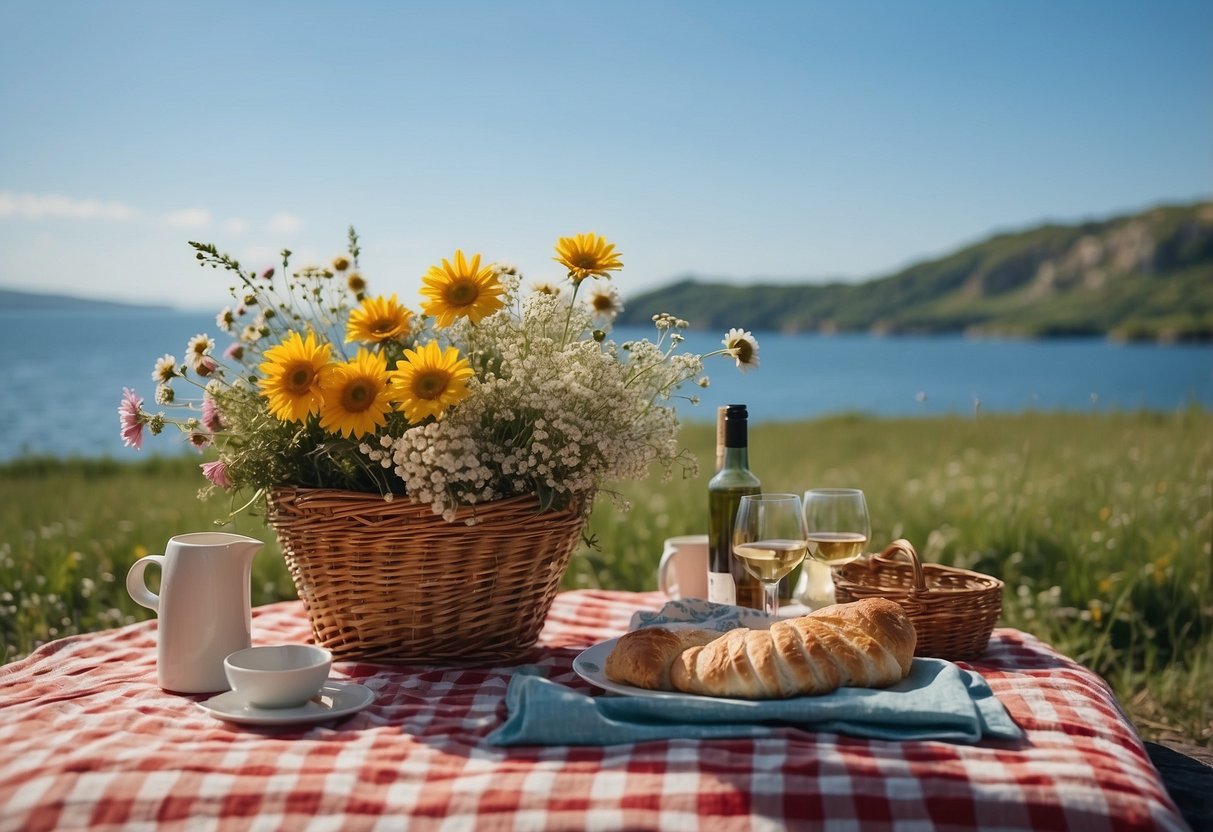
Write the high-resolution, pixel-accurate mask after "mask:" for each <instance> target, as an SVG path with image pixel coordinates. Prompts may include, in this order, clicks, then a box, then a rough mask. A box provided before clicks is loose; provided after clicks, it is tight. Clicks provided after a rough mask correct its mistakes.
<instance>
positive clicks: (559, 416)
mask: <svg viewBox="0 0 1213 832" xmlns="http://www.w3.org/2000/svg"><path fill="white" fill-rule="evenodd" d="M503 282H504V283H505V288H506V294H507V297H509V298H510V302H508V303H507V304H506V306H505V308H504V309H502V310H501V311H499V312H498V313H496V314H494V315H491V316H489V317H486V318H484V319H483V320H481V321H480V322H479V324H477V325H475V326H472V325H470V324H467V323H466V322H460V323H457V324H455V325H454V326H453V327H452V330H451V333H450V334H451V337H452V339H453V340H454V341H456V342H458V343H461V344H464V345H466V348H467V354H468V355H471V356H476V357H477V361H478V364H477V367H476V376H475V377H474V378H472V379H471V380H470V381H469V383H468V387H469V389H470V391H471V394H470V395H469V396H468V397H467V399H465V400H464V401H463V402H461V403H460V405H459V406H458V407H457V408H452V409H451V410H450V411H448V412H447V413H446V414H445V415H444V416H443V418H442V419H441V420H439V421H434V422H429V423H426V424H422V425H418V426H415V427H412V428H410V429H408V430H406V431H405V432H404V433H403V435H401V436H400V437H398V438H397V439H395V440H394V441H393V442H391V443H390V446H389V447H386V448H384V449H382V450H381V449H377V448H369V449H367V450H364V453H365V454H366V455H367V456H368V457H369V458H370V459H371V460H372V461H374V462H379V463H380V464H382V461H383V460H384V459H385V458H387V457H390V459H391V460H392V464H393V468H392V470H393V471H394V472H395V473H396V475H397V476H399V477H400V479H401V480H402V481H403V482H404V486H405V489H406V491H407V492H408V494H409V497H410V499H413V500H416V501H418V502H421V503H426V504H428V505H430V506H431V507H432V509H433V510H434V512H435V513H436V514H441V515H442V516H443V517H445V518H446V519H448V520H450V519H453V518H454V517H455V515H456V511H457V508H458V506H460V505H473V506H474V505H476V504H478V503H484V502H487V501H489V500H495V499H499V498H501V497H505V496H510V495H513V494H537V495H538V496H539V498H540V503H541V505H544V506H550V505H560V504H566V503H569V502H573V503H577V502H579V501H588V500H589V499H590V498H591V497H592V496H593V494H594V493H595V492H596V491H597V490H598V489H599V488H601V487H602V485H603V484H604V483H606V482H610V481H618V480H629V479H632V480H638V479H644V478H645V477H646V476H647V475H648V473H649V470H650V468H651V467H652V466H653V465H654V464H658V465H660V466H662V467H663V469H664V470H665V472H666V475H667V476H669V474H670V473H671V471H672V470H673V469H674V468H675V467H678V468H680V469H682V470H683V471H684V472H687V473H688V474H690V473H693V472H695V470H696V462H695V459H694V457H693V456H692V455H690V454H689V453H687V452H685V451H683V450H681V449H680V448H679V446H678V441H677V436H678V418H677V414H676V413H675V410H674V408H673V407H672V406H671V405H670V403H669V402H670V399H671V396H672V395H673V394H674V392H675V391H676V389H677V388H678V387H679V385H681V384H682V383H683V382H686V381H689V380H694V379H699V378H701V377H702V371H703V361H702V359H701V358H700V356H698V355H693V354H685V353H677V352H675V351H674V345H673V343H672V341H673V340H674V339H670V338H669V337H668V335H669V332H668V331H669V330H670V329H674V328H675V327H677V326H678V325H679V324H681V325H683V326H685V322H684V321H679V320H678V319H676V318H673V316H668V317H669V320H668V321H665V319H663V323H665V326H664V327H659V335H660V336H661V337H659V339H658V341H657V342H656V343H655V342H652V341H648V340H639V341H633V342H631V343H630V344H629V345H628V348H627V349H624V348H623V347H622V346H620V345H618V344H616V343H615V342H614V341H611V340H609V339H606V338H604V339H603V340H602V341H601V342H599V341H596V340H594V339H593V338H586V337H581V336H582V335H583V334H584V333H588V332H592V331H593V326H594V323H595V318H596V316H595V314H594V312H593V310H592V309H591V308H590V307H589V306H588V305H585V304H579V305H578V306H576V307H570V306H569V305H568V303H565V302H562V301H561V300H560V298H559V297H557V296H556V295H552V294H547V293H544V292H532V293H529V294H528V295H527V296H526V297H524V298H522V299H521V301H520V302H517V303H515V301H516V300H517V298H516V292H517V289H518V280H517V278H514V277H513V276H511V275H503ZM667 342H671V343H667Z"/></svg>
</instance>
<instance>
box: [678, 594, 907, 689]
mask: <svg viewBox="0 0 1213 832" xmlns="http://www.w3.org/2000/svg"><path fill="white" fill-rule="evenodd" d="M916 640H917V636H916V634H915V632H914V624H913V623H912V622H911V621H910V619H909V618H908V617H907V616H906V614H905V611H904V610H902V608H901V606H900V605H899V604H897V603H895V602H893V601H889V600H887V599H884V598H866V599H864V600H862V601H855V602H853V603H850V604H835V605H834V606H830V607H823V608H822V609H819V610H815V611H814V612H812V613H810V614H809V615H805V616H801V617H800V618H792V619H788V620H784V621H776V622H775V623H774V624H772V625H771V629H770V630H748V629H745V628H740V629H737V630H731V631H730V632H728V633H725V634H724V635H723V636H721V637H719V638H717V639H716V640H714V641H712V642H710V643H709V644H706V645H704V646H702V647H690V648H688V649H686V650H684V651H683V652H681V653H680V654H679V655H678V657H677V658H676V659H675V660H674V662H673V664H672V665H671V667H670V681H671V682H672V684H673V685H674V687H675V688H676V689H677V690H681V691H685V692H686V693H697V694H702V695H706V696H722V697H730V698H737V699H781V698H786V697H789V696H803V695H807V694H821V693H829V692H830V691H832V690H834V689H836V688H839V687H842V686H844V685H848V686H854V687H871V688H875V687H887V686H889V685H892V684H895V683H896V682H899V681H900V680H902V679H904V678H905V677H906V674H908V673H909V672H910V662H911V661H912V660H913V658H914V644H915V641H916Z"/></svg>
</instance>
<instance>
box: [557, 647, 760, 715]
mask: <svg viewBox="0 0 1213 832" xmlns="http://www.w3.org/2000/svg"><path fill="white" fill-rule="evenodd" d="M617 641H619V639H617V638H612V639H607V640H606V641H603V642H600V643H598V644H595V645H594V646H593V647H587V648H586V649H585V650H582V651H581V652H580V653H578V654H577V658H575V659H573V672H574V673H576V674H577V675H578V676H580V677H581V678H582V679H585V680H586V681H587V682H589V683H590V684H591V685H596V686H598V687H600V688H602V689H603V690H607V691H610V692H611V693H620V694H623V695H624V696H647V697H651V698H653V699H680V700H695V699H711V700H712V701H714V702H736V703H738V704H741V705H750V706H753V705H754V701H753V700H750V699H725V698H724V697H720V696H700V695H699V694H697V693H682V692H681V691H673V690H649V689H648V688H638V687H634V686H632V685H624V684H621V683H619V682H613V681H611V680H610V679H608V678H607V675H606V660H607V656H609V655H610V654H611V651H612V650H614V649H615V642H617Z"/></svg>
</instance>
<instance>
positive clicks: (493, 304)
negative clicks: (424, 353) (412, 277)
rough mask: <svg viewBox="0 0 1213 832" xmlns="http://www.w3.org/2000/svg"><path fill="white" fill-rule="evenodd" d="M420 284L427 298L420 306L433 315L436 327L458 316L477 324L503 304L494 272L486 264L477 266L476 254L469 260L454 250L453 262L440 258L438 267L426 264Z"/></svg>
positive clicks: (478, 258)
mask: <svg viewBox="0 0 1213 832" xmlns="http://www.w3.org/2000/svg"><path fill="white" fill-rule="evenodd" d="M422 283H423V284H424V286H422V288H421V294H423V295H425V296H426V297H428V298H429V299H430V300H429V301H427V302H426V303H424V304H422V307H421V309H422V311H423V312H425V314H427V315H433V316H434V319H435V323H436V324H437V325H438V326H439V327H446V326H450V325H451V324H453V323H454V322H455V319H456V318H460V317H466V318H467V319H468V320H469V321H471V322H472V323H474V324H475V323H479V322H480V319H481V318H483V317H484V316H486V315H490V314H492V313H493V312H495V311H497V310H498V309H500V308H501V307H502V306H504V305H505V302H504V301H502V300H501V291H502V289H501V283H500V282H499V281H498V280H497V274H496V272H494V271H493V270H492V269H490V268H489V267H488V266H485V267H484V268H481V266H480V255H479V254H477V255H476V256H475V257H473V258H472V261H471V262H470V263H469V262H468V261H467V260H465V259H464V257H463V252H462V251H456V252H455V263H454V265H451V262H450V261H449V260H443V261H442V265H441V266H430V270H429V272H427V273H426V275H425V277H423V278H422Z"/></svg>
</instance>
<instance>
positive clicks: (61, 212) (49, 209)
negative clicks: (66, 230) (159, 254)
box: [0, 191, 140, 222]
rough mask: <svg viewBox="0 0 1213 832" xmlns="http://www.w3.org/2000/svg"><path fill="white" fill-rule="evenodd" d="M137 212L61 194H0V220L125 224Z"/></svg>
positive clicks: (122, 206)
mask: <svg viewBox="0 0 1213 832" xmlns="http://www.w3.org/2000/svg"><path fill="white" fill-rule="evenodd" d="M139 216H140V212H139V211H138V210H136V209H134V208H132V207H131V206H129V205H126V204H124V203H121V202H103V201H102V200H99V199H76V198H74V197H70V196H62V195H60V194H28V193H14V192H13V191H0V217H4V218H8V217H14V218H17V219H26V220H42V219H75V220H108V221H118V222H121V221H126V220H132V219H136V218H138V217H139Z"/></svg>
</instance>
